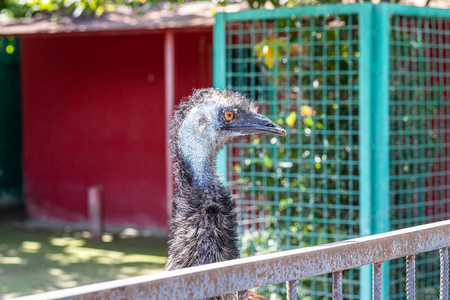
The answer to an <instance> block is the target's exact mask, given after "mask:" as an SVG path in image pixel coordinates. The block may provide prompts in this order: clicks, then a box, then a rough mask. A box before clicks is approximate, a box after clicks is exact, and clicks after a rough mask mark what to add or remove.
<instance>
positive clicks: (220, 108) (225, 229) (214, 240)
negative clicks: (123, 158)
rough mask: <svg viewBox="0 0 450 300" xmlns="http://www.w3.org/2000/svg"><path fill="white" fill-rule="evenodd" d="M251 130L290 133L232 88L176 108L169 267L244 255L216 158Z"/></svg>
mask: <svg viewBox="0 0 450 300" xmlns="http://www.w3.org/2000/svg"><path fill="white" fill-rule="evenodd" d="M249 134H274V135H282V136H285V135H286V131H285V130H284V129H282V128H281V127H280V126H278V125H276V124H275V123H274V122H272V121H271V120H269V119H268V118H266V117H265V116H263V115H260V114H258V113H256V107H255V106H254V105H253V104H252V103H250V102H249V101H248V99H247V98H245V97H244V96H242V95H241V94H239V93H236V92H232V91H229V90H223V91H222V90H219V89H213V88H208V89H201V90H196V91H194V93H193V94H192V96H190V97H189V99H188V101H184V102H182V103H181V104H180V105H179V106H178V107H177V109H176V110H175V112H174V116H173V119H172V122H171V129H170V138H169V142H170V149H171V154H172V160H173V163H174V176H175V195H174V198H173V208H172V217H171V220H170V241H169V259H168V262H167V265H166V269H167V270H175V269H180V268H186V267H192V266H198V265H204V264H209V263H214V262H221V261H225V260H230V259H236V258H238V257H239V248H238V239H237V233H236V229H237V222H236V213H235V211H234V201H233V200H232V199H231V196H230V193H229V192H228V191H227V189H226V188H225V187H223V186H222V184H221V183H220V180H219V176H218V174H217V173H216V163H215V159H216V155H217V152H218V151H219V149H220V148H222V147H223V146H224V145H225V144H226V143H227V142H229V141H231V140H232V139H233V138H235V137H238V136H244V135H249ZM234 297H235V296H234V295H223V296H220V297H216V298H213V299H235V298H234ZM254 299H256V298H254ZM258 299H265V298H258Z"/></svg>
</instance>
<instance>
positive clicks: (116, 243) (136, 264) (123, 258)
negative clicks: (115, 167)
mask: <svg viewBox="0 0 450 300" xmlns="http://www.w3.org/2000/svg"><path fill="white" fill-rule="evenodd" d="M83 236H85V237H87V236H88V233H87V232H84V233H81V232H42V231H36V232H31V231H26V230H24V229H19V228H15V227H11V226H8V225H0V237H1V238H0V298H1V299H8V298H13V297H18V296H23V295H28V294H34V293H40V292H45V291H51V290H56V289H62V288H69V287H75V286H79V285H85V284H90V283H97V282H103V281H108V280H114V279H121V278H126V277H132V276H138V275H145V274H151V273H155V272H160V271H162V270H163V268H164V265H165V263H166V260H167V240H166V239H161V238H145V237H133V238H119V237H118V236H115V237H113V238H111V237H110V238H109V240H111V241H110V242H108V243H101V242H95V241H91V240H89V239H86V238H84V237H83Z"/></svg>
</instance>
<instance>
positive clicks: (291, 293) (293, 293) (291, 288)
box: [286, 280, 297, 300]
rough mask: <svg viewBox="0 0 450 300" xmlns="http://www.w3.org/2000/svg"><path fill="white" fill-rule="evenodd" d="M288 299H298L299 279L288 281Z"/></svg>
mask: <svg viewBox="0 0 450 300" xmlns="http://www.w3.org/2000/svg"><path fill="white" fill-rule="evenodd" d="M286 294H287V296H286V299H287V300H297V280H291V281H286Z"/></svg>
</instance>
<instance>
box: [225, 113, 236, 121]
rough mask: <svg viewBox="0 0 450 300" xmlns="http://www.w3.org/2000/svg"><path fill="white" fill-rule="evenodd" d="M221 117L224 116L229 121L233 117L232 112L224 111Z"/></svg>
mask: <svg viewBox="0 0 450 300" xmlns="http://www.w3.org/2000/svg"><path fill="white" fill-rule="evenodd" d="M223 117H224V118H225V120H227V121H231V120H233V118H234V113H233V112H232V111H227V112H226V113H224V115H223Z"/></svg>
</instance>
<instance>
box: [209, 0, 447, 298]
mask: <svg viewBox="0 0 450 300" xmlns="http://www.w3.org/2000/svg"><path fill="white" fill-rule="evenodd" d="M214 85H215V86H216V87H218V88H227V89H232V90H235V91H240V92H242V93H244V94H246V95H248V96H249V97H250V98H252V99H253V100H255V101H256V102H257V103H258V105H259V107H260V108H261V111H262V113H264V114H266V115H268V116H269V117H270V118H272V119H274V120H276V122H277V123H278V124H279V125H281V126H283V127H285V128H286V129H287V130H288V135H287V136H286V137H273V136H268V137H266V136H259V137H257V138H255V139H250V138H244V139H240V140H236V141H235V142H233V143H232V144H230V145H229V146H228V147H227V149H226V151H225V152H222V153H221V154H220V155H219V167H220V170H221V173H222V176H223V177H224V178H226V181H227V184H228V186H229V187H230V189H231V190H232V192H233V196H234V197H236V201H237V212H238V221H239V225H240V227H239V230H240V237H241V241H242V248H243V254H244V255H257V254H261V253H267V252H275V251H281V250H286V249H292V248H298V247H306V246H312V245H318V244H324V243H329V242H334V241H340V240H343V239H349V238H354V237H358V236H364V235H369V234H375V233H381V232H386V231H389V230H394V229H400V228H405V227H409V226H413V225H419V224H424V223H428V222H433V221H439V220H444V219H448V218H449V217H450V11H448V10H440V9H432V8H418V7H408V6H399V5H393V4H380V5H373V4H369V3H364V4H352V5H322V6H314V7H296V8H285V9H275V10H270V11H265V10H250V11H243V12H238V13H231V14H224V13H219V14H217V15H216V25H215V29H214ZM416 264H417V278H418V282H417V295H418V298H419V299H436V297H438V294H439V276H438V274H439V255H438V253H426V254H421V255H419V256H418V258H417V263H416ZM404 266H405V263H404V261H403V260H394V261H391V262H389V263H385V264H384V266H383V288H384V289H383V293H384V297H383V298H384V299H401V298H404V297H405V295H406V293H405V291H404V290H403V288H404V286H405V285H404V282H405V278H404V272H403V270H404ZM432 275H433V276H432ZM434 275H436V276H434ZM330 282H331V275H330V276H322V277H316V278H314V279H307V280H302V281H300V282H299V294H300V295H301V296H302V298H305V299H326V298H331V284H330ZM272 288H274V287H268V289H269V290H268V291H266V293H267V295H269V294H270V293H271V291H272ZM343 291H344V298H346V299H370V298H371V270H370V267H369V266H365V267H362V268H360V269H359V270H349V271H345V272H344V290H343Z"/></svg>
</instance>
